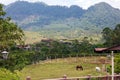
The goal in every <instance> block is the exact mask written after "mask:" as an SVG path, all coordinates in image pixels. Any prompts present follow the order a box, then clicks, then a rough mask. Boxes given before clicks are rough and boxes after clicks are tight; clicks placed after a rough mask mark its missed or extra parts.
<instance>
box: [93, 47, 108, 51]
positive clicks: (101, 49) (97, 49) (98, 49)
mask: <svg viewBox="0 0 120 80" xmlns="http://www.w3.org/2000/svg"><path fill="white" fill-rule="evenodd" d="M105 49H107V48H95V51H103V50H105Z"/></svg>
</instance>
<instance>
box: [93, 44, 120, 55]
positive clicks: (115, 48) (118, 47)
mask: <svg viewBox="0 0 120 80" xmlns="http://www.w3.org/2000/svg"><path fill="white" fill-rule="evenodd" d="M94 51H95V52H97V53H104V52H106V53H107V52H111V51H113V52H114V53H119V52H120V44H119V45H115V46H112V47H108V48H95V49H94Z"/></svg>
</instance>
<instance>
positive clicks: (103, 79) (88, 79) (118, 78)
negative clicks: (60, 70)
mask: <svg viewBox="0 0 120 80" xmlns="http://www.w3.org/2000/svg"><path fill="white" fill-rule="evenodd" d="M44 80H112V76H111V75H106V76H90V75H88V76H85V77H68V78H67V76H63V77H62V78H56V79H44ZM114 80H120V75H114Z"/></svg>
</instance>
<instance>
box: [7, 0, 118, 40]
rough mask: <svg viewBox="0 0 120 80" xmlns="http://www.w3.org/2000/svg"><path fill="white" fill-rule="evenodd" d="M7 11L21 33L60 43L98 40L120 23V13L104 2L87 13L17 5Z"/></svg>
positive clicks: (73, 8) (38, 4)
mask: <svg viewBox="0 0 120 80" xmlns="http://www.w3.org/2000/svg"><path fill="white" fill-rule="evenodd" d="M5 11H6V12H7V15H8V16H11V17H12V19H13V20H14V21H15V22H16V23H17V24H18V25H19V26H20V27H21V28H22V29H24V30H27V31H37V32H39V33H40V34H41V35H43V36H44V37H49V38H57V39H58V38H68V39H73V38H79V39H80V38H81V37H94V38H95V37H96V36H97V37H99V36H100V33H101V31H102V29H103V28H105V27H110V28H114V27H115V25H117V24H119V23H120V10H119V9H116V8H113V7H112V6H110V5H109V4H107V3H104V2H101V3H98V4H95V5H93V6H91V7H89V8H88V9H87V10H84V9H82V8H81V7H79V6H77V5H72V6H70V7H67V6H49V5H47V4H45V3H42V2H36V3H29V2H26V1H17V2H15V3H12V4H10V5H7V6H5Z"/></svg>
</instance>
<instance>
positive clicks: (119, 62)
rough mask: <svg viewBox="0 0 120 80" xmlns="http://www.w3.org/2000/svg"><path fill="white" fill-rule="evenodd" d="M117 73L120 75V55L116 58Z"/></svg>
mask: <svg viewBox="0 0 120 80" xmlns="http://www.w3.org/2000/svg"><path fill="white" fill-rule="evenodd" d="M114 61H115V73H117V74H119V73H120V54H117V55H116V56H115V60H114Z"/></svg>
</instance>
